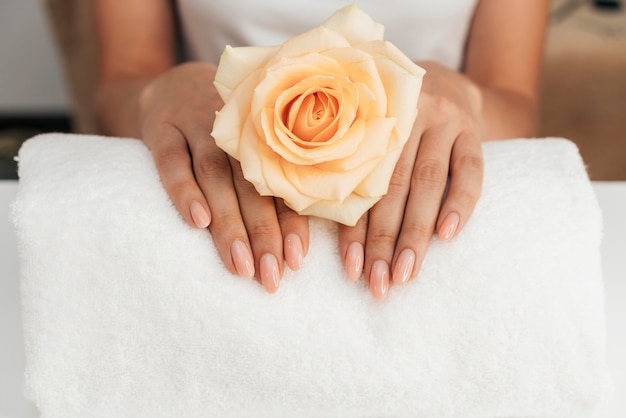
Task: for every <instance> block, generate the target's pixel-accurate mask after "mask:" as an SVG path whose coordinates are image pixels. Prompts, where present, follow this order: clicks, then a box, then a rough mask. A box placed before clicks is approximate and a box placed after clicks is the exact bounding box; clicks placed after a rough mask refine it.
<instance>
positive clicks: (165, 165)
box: [142, 123, 211, 228]
mask: <svg viewBox="0 0 626 418" xmlns="http://www.w3.org/2000/svg"><path fill="white" fill-rule="evenodd" d="M142 134H143V140H144V142H145V144H146V145H148V147H149V148H150V149H151V151H152V155H153V157H154V161H155V164H156V167H157V170H158V172H159V175H160V177H161V181H162V182H163V186H164V187H165V190H167V193H168V194H169V196H170V198H171V199H172V202H173V203H174V206H176V209H177V210H178V212H179V213H180V214H181V215H182V216H183V219H185V221H186V222H187V223H188V224H189V225H191V226H195V227H197V228H206V227H207V226H209V224H210V223H211V212H210V210H209V206H208V204H207V201H206V199H205V198H204V195H203V193H202V190H201V189H200V187H198V184H197V183H196V179H195V177H194V174H193V170H192V162H191V157H190V155H189V149H188V147H187V141H186V140H185V137H184V136H183V134H182V132H181V131H180V130H179V129H177V128H176V127H174V126H173V125H170V124H167V123H159V124H154V125H150V127H149V128H148V127H146V128H145V129H144V130H143V133H142Z"/></svg>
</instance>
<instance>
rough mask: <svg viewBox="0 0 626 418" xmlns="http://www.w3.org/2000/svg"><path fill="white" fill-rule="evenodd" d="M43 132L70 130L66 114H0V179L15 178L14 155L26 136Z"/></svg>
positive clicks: (15, 164) (29, 136)
mask: <svg viewBox="0 0 626 418" xmlns="http://www.w3.org/2000/svg"><path fill="white" fill-rule="evenodd" d="M44 132H71V121H70V118H69V117H68V116H67V115H63V114H59V115H56V114H55V115H50V114H43V115H42V114H24V115H1V114H0V180H7V179H17V162H16V161H15V159H14V158H15V156H16V155H17V152H18V151H19V149H20V147H21V146H22V143H23V142H24V141H26V140H27V139H28V138H31V137H33V136H35V135H37V134H40V133H44Z"/></svg>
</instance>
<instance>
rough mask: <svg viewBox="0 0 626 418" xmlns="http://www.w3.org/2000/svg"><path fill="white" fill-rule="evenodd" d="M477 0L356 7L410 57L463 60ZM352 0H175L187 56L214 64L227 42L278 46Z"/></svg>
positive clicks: (403, 0) (365, 2) (454, 64)
mask: <svg viewBox="0 0 626 418" xmlns="http://www.w3.org/2000/svg"><path fill="white" fill-rule="evenodd" d="M477 1H478V0H359V1H358V2H357V3H356V4H357V6H358V7H359V8H360V9H362V10H363V11H365V12H366V13H368V14H369V15H370V16H371V17H372V19H374V20H375V21H376V22H379V23H382V24H383V25H384V26H385V39H386V40H388V41H390V42H392V43H394V44H395V45H396V46H398V47H399V48H400V49H401V50H402V51H403V52H404V53H405V54H406V55H408V56H409V57H410V58H411V59H413V60H416V61H417V60H435V61H438V62H440V63H442V64H444V65H446V66H448V67H449V68H454V69H459V68H460V66H461V64H462V59H463V51H464V47H465V41H466V37H467V32H468V29H469V26H470V22H471V19H472V16H473V13H474V9H475V7H476V3H477ZM349 3H350V1H345V0H344V1H338V0H263V1H258V0H178V7H179V13H180V19H181V23H182V31H183V37H184V41H185V44H186V47H187V53H188V54H189V55H190V58H192V59H196V60H202V61H208V62H212V63H215V64H217V62H218V60H219V57H220V55H221V53H222V51H223V50H224V47H225V46H226V45H231V46H246V45H278V44H281V43H282V42H284V41H285V40H286V39H288V38H290V37H292V36H294V35H297V34H299V33H302V32H304V31H306V30H309V29H311V28H313V27H315V26H318V25H320V24H321V23H322V22H323V21H324V20H326V18H328V17H329V16H330V15H331V14H332V13H333V12H334V11H335V10H337V9H339V8H341V7H343V6H345V5H347V4H349Z"/></svg>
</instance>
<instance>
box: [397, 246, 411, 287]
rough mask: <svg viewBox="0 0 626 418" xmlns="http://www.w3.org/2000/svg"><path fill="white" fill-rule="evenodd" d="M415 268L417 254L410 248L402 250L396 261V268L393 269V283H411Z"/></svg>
mask: <svg viewBox="0 0 626 418" xmlns="http://www.w3.org/2000/svg"><path fill="white" fill-rule="evenodd" d="M414 266H415V252H414V251H413V250H411V249H410V248H406V249H404V250H402V252H401V253H400V256H399V257H398V259H397V260H396V266H395V268H394V269H393V275H392V278H393V282H394V283H396V284H402V283H406V282H408V281H409V279H410V278H411V274H412V273H413V267H414Z"/></svg>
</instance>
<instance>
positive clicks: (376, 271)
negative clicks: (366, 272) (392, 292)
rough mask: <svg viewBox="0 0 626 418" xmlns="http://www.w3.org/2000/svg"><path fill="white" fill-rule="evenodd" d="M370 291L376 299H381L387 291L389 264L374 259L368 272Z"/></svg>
mask: <svg viewBox="0 0 626 418" xmlns="http://www.w3.org/2000/svg"><path fill="white" fill-rule="evenodd" d="M370 291H371V292H372V295H373V296H374V298H375V299H377V300H382V299H384V298H385V296H386V295H387V292H388V291H389V266H388V265H387V263H386V262H384V261H383V260H376V261H374V264H372V271H371V272H370Z"/></svg>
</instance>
